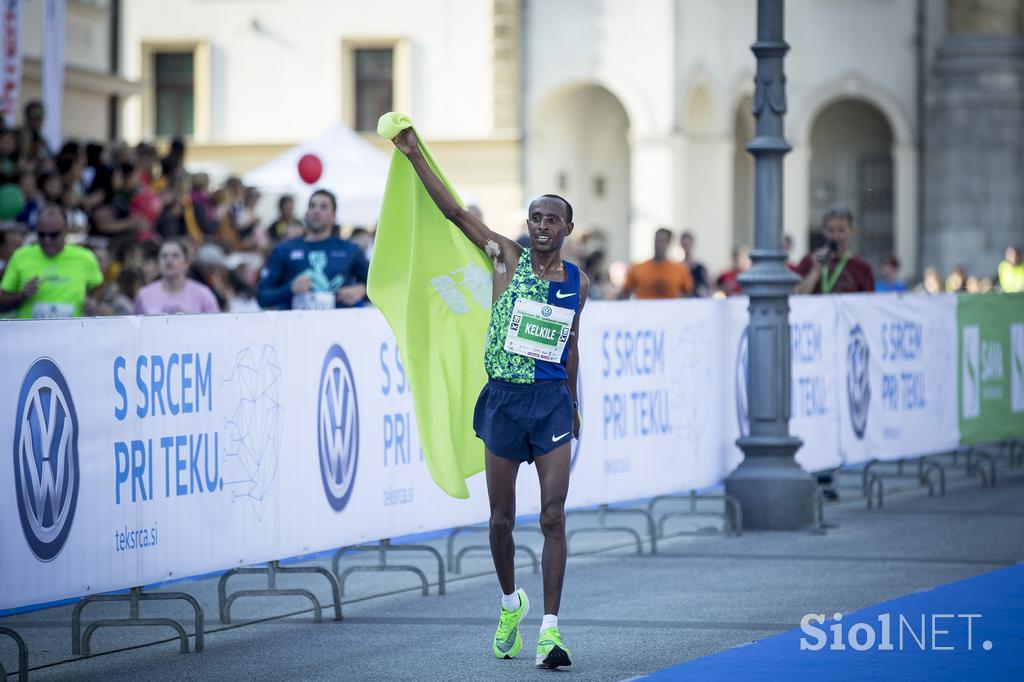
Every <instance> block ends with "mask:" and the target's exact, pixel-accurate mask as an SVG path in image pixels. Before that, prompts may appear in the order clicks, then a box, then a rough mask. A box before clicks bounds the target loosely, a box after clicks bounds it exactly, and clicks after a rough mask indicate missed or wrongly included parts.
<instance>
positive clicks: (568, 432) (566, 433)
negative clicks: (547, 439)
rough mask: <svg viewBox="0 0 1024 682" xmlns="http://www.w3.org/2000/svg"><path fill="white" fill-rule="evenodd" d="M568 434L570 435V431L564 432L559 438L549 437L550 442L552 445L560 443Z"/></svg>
mask: <svg viewBox="0 0 1024 682" xmlns="http://www.w3.org/2000/svg"><path fill="white" fill-rule="evenodd" d="M570 433H571V431H566V432H565V433H563V434H562V435H561V436H557V437H556V436H551V442H552V443H557V442H558V441H560V440H562V439H563V438H565V437H566V436H568V435H569V434H570Z"/></svg>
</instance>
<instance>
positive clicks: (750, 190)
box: [731, 95, 755, 248]
mask: <svg viewBox="0 0 1024 682" xmlns="http://www.w3.org/2000/svg"><path fill="white" fill-rule="evenodd" d="M752 106H753V103H752V100H751V98H750V96H749V95H747V96H745V97H743V98H742V99H741V100H740V103H739V105H738V106H737V107H736V114H735V117H734V121H733V131H734V132H733V138H734V146H733V158H732V177H733V185H732V197H733V199H732V244H731V247H733V248H735V247H739V246H746V247H748V248H750V247H753V246H754V157H753V155H751V153H750V152H748V151H747V144H749V143H750V141H751V140H752V139H754V132H755V121H754V114H753V112H752V111H751V109H752Z"/></svg>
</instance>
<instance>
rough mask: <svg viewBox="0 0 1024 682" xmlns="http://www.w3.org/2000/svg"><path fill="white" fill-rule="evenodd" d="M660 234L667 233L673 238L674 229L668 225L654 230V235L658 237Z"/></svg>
mask: <svg viewBox="0 0 1024 682" xmlns="http://www.w3.org/2000/svg"><path fill="white" fill-rule="evenodd" d="M659 234H667V235H668V238H669V239H672V230H670V229H668V228H667V227H659V228H658V229H657V230H655V231H654V236H655V237H657V236H658V235H659Z"/></svg>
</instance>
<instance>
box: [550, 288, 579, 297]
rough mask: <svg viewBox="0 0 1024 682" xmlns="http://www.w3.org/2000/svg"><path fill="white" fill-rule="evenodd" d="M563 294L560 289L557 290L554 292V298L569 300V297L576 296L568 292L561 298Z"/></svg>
mask: <svg viewBox="0 0 1024 682" xmlns="http://www.w3.org/2000/svg"><path fill="white" fill-rule="evenodd" d="M563 293H564V292H563V291H562V290H561V289H559V290H558V291H556V292H555V298H569V297H570V296H575V295H576V292H575V291H570V292H568V293H566V294H565V295H564V296H563Z"/></svg>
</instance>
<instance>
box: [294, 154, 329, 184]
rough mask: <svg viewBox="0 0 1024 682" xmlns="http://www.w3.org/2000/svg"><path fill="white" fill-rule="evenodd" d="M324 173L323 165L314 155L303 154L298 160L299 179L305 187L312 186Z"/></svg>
mask: <svg viewBox="0 0 1024 682" xmlns="http://www.w3.org/2000/svg"><path fill="white" fill-rule="evenodd" d="M323 172H324V165H323V164H322V163H321V162H320V157H319V156H317V155H316V154H303V155H302V158H300V159H299V177H300V178H302V181H303V182H305V183H306V184H307V185H312V184H313V183H314V182H316V181H317V180H319V179H320V175H321V174H323Z"/></svg>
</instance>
